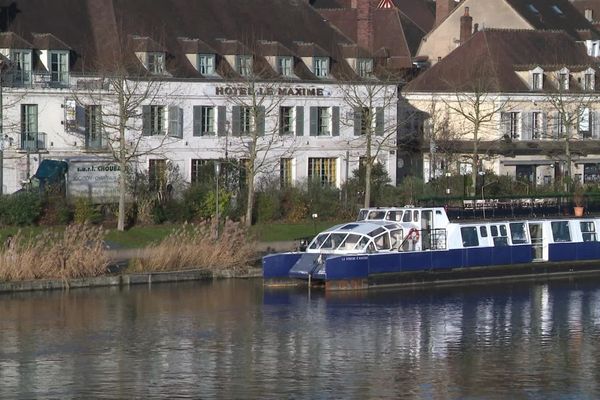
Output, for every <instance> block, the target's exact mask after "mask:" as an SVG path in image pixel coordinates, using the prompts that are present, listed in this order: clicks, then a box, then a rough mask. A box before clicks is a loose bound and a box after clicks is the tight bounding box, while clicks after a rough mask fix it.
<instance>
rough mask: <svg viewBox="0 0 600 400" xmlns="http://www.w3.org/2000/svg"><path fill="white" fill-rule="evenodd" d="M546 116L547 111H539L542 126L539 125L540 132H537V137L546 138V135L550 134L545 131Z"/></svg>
mask: <svg viewBox="0 0 600 400" xmlns="http://www.w3.org/2000/svg"><path fill="white" fill-rule="evenodd" d="M547 118H548V114H547V113H545V112H543V113H541V115H540V119H541V120H542V126H541V127H540V130H541V132H540V133H539V138H538V139H547V138H548V137H550V135H549V134H548V132H547V131H546V129H547V128H548V121H547Z"/></svg>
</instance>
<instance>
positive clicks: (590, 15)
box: [584, 8, 594, 22]
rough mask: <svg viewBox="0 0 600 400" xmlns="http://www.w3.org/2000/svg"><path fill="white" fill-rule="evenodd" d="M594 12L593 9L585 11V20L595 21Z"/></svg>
mask: <svg viewBox="0 0 600 400" xmlns="http://www.w3.org/2000/svg"><path fill="white" fill-rule="evenodd" d="M593 13H594V12H593V11H592V9H591V8H586V9H585V11H584V15H585V19H587V20H588V21H590V22H592V20H593V19H594V14H593Z"/></svg>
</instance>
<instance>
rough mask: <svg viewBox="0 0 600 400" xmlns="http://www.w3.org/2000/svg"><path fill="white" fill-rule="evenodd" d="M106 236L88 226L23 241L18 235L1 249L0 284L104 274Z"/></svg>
mask: <svg viewBox="0 0 600 400" xmlns="http://www.w3.org/2000/svg"><path fill="white" fill-rule="evenodd" d="M104 235H105V232H104V230H103V229H102V228H100V227H93V226H90V225H87V224H83V225H82V224H74V225H70V226H67V227H66V228H65V230H64V231H62V232H52V231H48V232H43V233H41V234H39V235H36V236H34V237H30V238H25V237H24V236H23V235H22V234H21V232H19V233H17V234H16V235H15V236H14V237H12V238H9V239H8V240H7V241H6V242H5V243H4V245H3V246H2V247H1V248H0V281H20V280H30V279H62V280H65V281H67V280H69V279H73V278H84V277H91V276H98V275H102V274H104V273H106V272H107V267H108V265H109V260H108V256H107V253H106V250H105V249H104V245H103V239H104Z"/></svg>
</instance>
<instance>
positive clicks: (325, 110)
mask: <svg viewBox="0 0 600 400" xmlns="http://www.w3.org/2000/svg"><path fill="white" fill-rule="evenodd" d="M332 115H333V112H332V109H331V107H317V136H332V135H333V129H332V119H333V118H332Z"/></svg>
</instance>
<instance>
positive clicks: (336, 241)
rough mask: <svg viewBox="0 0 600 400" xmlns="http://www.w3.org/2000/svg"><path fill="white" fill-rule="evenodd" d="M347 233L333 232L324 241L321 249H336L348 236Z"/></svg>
mask: <svg viewBox="0 0 600 400" xmlns="http://www.w3.org/2000/svg"><path fill="white" fill-rule="evenodd" d="M346 235H347V234H346V233H332V234H331V235H329V237H328V238H327V239H325V241H324V242H323V245H322V246H321V249H323V250H335V249H337V248H338V246H339V245H340V244H341V243H342V242H343V241H344V239H345V238H346Z"/></svg>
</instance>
